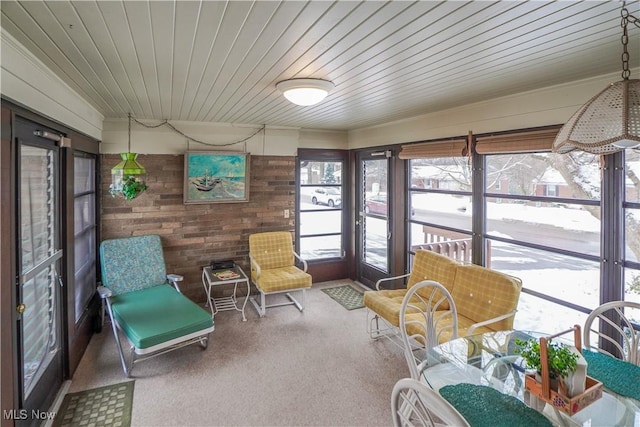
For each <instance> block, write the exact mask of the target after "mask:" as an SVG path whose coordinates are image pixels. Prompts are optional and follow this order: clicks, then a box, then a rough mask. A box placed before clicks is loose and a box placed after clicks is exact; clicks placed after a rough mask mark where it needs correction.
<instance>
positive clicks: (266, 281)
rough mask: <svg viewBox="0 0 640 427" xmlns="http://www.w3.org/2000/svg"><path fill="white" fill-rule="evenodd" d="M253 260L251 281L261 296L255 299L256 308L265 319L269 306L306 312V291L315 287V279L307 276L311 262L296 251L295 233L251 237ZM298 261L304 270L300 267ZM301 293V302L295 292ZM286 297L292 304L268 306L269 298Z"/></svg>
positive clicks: (272, 233)
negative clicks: (274, 296) (282, 295)
mask: <svg viewBox="0 0 640 427" xmlns="http://www.w3.org/2000/svg"><path fill="white" fill-rule="evenodd" d="M249 260H250V261H251V282H252V283H253V284H254V285H255V286H256V288H257V289H258V292H259V293H260V302H259V303H258V302H257V301H256V299H255V298H253V297H252V298H251V302H252V304H253V306H254V307H255V308H256V310H257V311H258V314H259V315H260V317H263V316H264V314H265V311H266V309H267V308H269V307H279V306H282V305H290V304H293V305H295V306H296V307H298V310H300V311H302V310H304V297H305V290H306V289H308V288H310V287H311V276H310V275H309V274H307V263H306V261H304V260H303V259H302V258H300V256H299V255H298V254H297V253H296V252H295V251H294V250H293V243H292V241H291V233H289V232H288V231H270V232H265V233H256V234H252V235H251V236H249ZM296 260H297V261H298V262H299V263H300V264H301V266H302V268H299V267H297V266H296ZM293 291H300V292H301V298H300V301H298V300H296V299H295V298H294V297H293V295H291V292H293ZM280 293H284V294H286V296H287V298H288V299H289V301H287V302H283V303H276V304H271V305H266V301H265V299H266V296H267V295H272V294H280Z"/></svg>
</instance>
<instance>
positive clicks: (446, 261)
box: [398, 250, 460, 313]
mask: <svg viewBox="0 0 640 427" xmlns="http://www.w3.org/2000/svg"><path fill="white" fill-rule="evenodd" d="M458 265H460V264H459V263H458V262H456V261H455V260H453V259H451V258H448V257H446V256H444V255H440V254H438V253H435V252H432V251H426V250H418V251H416V254H415V256H414V258H413V266H412V267H411V275H410V276H409V280H408V281H407V289H409V288H411V287H412V286H413V285H415V284H416V283H420V282H422V281H424V280H433V281H435V282H438V283H440V284H441V285H442V286H444V287H445V288H446V289H447V290H448V291H449V292H451V290H452V289H453V286H454V282H455V277H456V267H457V266H458ZM430 292H431V290H430V289H426V288H425V289H424V290H419V291H418V294H419V295H421V296H423V297H425V298H428V297H429V293H430ZM441 297H442V295H441V294H440V292H438V293H437V294H436V300H437V299H440V298H441ZM454 301H455V300H454ZM441 307H442V309H443V310H447V309H448V308H449V304H448V302H447V301H445V302H444V304H443V305H442V306H441ZM398 313H399V311H398Z"/></svg>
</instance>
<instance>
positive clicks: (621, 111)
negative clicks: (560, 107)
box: [553, 2, 640, 154]
mask: <svg viewBox="0 0 640 427" xmlns="http://www.w3.org/2000/svg"><path fill="white" fill-rule="evenodd" d="M620 16H621V24H620V26H621V27H622V47H623V52H622V80H621V81H619V82H615V83H611V84H610V85H609V86H608V87H607V88H606V89H605V90H603V91H602V92H600V93H599V94H597V95H596V96H594V97H593V98H591V99H590V100H589V101H587V103H586V104H584V105H583V106H582V107H580V109H579V110H578V111H576V112H575V114H574V115H573V116H571V118H570V119H569V120H568V121H567V123H565V125H564V126H563V127H562V129H560V131H559V132H558V135H557V136H556V139H555V141H554V143H553V151H554V152H556V153H568V152H569V151H572V150H576V149H577V150H582V151H586V152H589V153H593V154H609V153H615V152H617V151H621V150H624V149H626V148H636V147H638V148H640V80H638V79H629V75H630V74H631V73H630V71H629V52H628V50H627V45H628V43H629V36H628V32H627V25H628V24H629V22H631V23H633V24H634V25H635V26H637V27H640V24H639V22H640V20H638V19H637V18H635V17H634V16H632V15H630V14H629V11H628V10H627V8H626V7H625V2H622V9H621V11H620Z"/></svg>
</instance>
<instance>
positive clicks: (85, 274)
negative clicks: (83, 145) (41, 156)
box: [73, 155, 97, 322]
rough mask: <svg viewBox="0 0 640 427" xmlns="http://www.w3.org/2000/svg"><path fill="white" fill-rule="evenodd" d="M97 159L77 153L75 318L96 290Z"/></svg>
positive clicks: (74, 195) (75, 186)
mask: <svg viewBox="0 0 640 427" xmlns="http://www.w3.org/2000/svg"><path fill="white" fill-rule="evenodd" d="M95 168H96V159H95V157H83V156H80V155H76V156H75V157H74V185H73V197H74V199H73V207H74V254H75V263H74V265H75V280H74V297H75V320H76V322H77V321H78V320H80V317H81V316H82V314H83V313H84V311H85V309H86V308H87V306H88V305H89V302H90V301H91V298H93V296H94V295H95V292H96V258H97V256H96V229H97V226H96V205H95V204H96V183H95V175H96V171H95Z"/></svg>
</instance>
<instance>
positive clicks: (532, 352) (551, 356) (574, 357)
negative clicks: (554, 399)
mask: <svg viewBox="0 0 640 427" xmlns="http://www.w3.org/2000/svg"><path fill="white" fill-rule="evenodd" d="M515 343H516V345H518V346H519V349H517V350H516V352H518V353H519V354H520V356H522V358H523V359H524V361H525V363H526V364H527V367H529V368H531V369H535V370H536V374H537V376H538V380H539V381H542V379H541V377H540V376H541V375H542V363H541V360H540V342H539V341H538V340H535V339H529V340H526V341H525V340H521V339H516V340H515ZM547 356H548V357H547V359H548V366H549V380H550V384H551V388H553V389H554V390H558V388H559V387H563V382H562V381H560V380H561V379H566V378H568V377H569V376H570V375H571V374H573V373H574V372H575V371H576V369H577V368H578V359H579V357H580V356H579V355H578V354H577V353H575V352H574V351H572V350H571V348H570V347H568V346H566V345H563V344H559V343H556V342H553V341H549V344H548V346H547Z"/></svg>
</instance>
